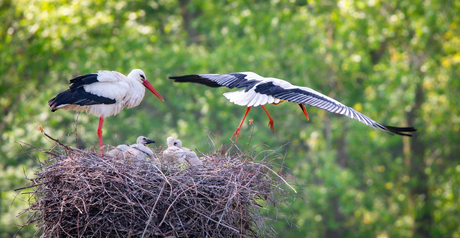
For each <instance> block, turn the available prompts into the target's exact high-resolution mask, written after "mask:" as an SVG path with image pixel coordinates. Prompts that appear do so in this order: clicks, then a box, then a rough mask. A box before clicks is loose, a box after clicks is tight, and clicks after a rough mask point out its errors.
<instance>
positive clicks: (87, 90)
mask: <svg viewBox="0 0 460 238" xmlns="http://www.w3.org/2000/svg"><path fill="white" fill-rule="evenodd" d="M121 77H125V76H124V75H123V74H120V73H118V72H115V71H99V72H98V73H97V74H86V75H82V76H79V77H76V78H73V79H71V80H70V86H69V89H67V90H66V91H64V92H61V93H59V94H58V95H57V96H56V97H54V98H53V99H51V100H49V101H48V105H49V106H50V107H51V111H53V112H54V111H56V110H57V109H59V108H62V107H65V106H67V105H69V104H72V105H78V106H86V105H95V104H114V103H116V96H115V95H113V94H115V93H118V91H120V90H126V89H125V88H126V87H115V85H114V83H118V84H124V82H120V78H121ZM101 84H104V85H101ZM112 88H113V89H112Z"/></svg>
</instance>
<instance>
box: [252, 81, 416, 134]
mask: <svg viewBox="0 0 460 238" xmlns="http://www.w3.org/2000/svg"><path fill="white" fill-rule="evenodd" d="M254 91H255V92H257V93H260V94H268V95H272V96H273V97H275V98H279V99H283V100H286V101H289V102H295V103H299V104H304V105H310V106H314V107H317V108H321V109H324V110H327V111H329V112H333V113H337V114H341V115H344V116H347V117H349V118H352V119H356V120H358V121H360V122H362V123H364V124H366V125H368V126H370V127H373V128H378V129H380V130H382V131H387V132H389V133H394V134H397V135H402V136H412V135H411V134H407V132H414V131H416V130H415V128H413V127H392V126H386V125H382V124H380V123H378V122H376V121H374V120H372V119H371V118H369V117H368V116H366V115H364V114H362V113H360V112H358V111H356V110H355V109H353V108H351V107H348V106H346V105H344V104H342V103H340V102H338V101H336V100H334V99H332V98H330V97H328V96H326V95H324V94H322V93H319V92H317V91H315V90H313V89H311V88H308V87H298V86H293V85H291V86H290V87H281V86H278V85H276V84H274V83H273V82H266V83H261V84H259V85H257V86H256V87H255V89H254Z"/></svg>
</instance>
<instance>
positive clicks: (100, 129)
mask: <svg viewBox="0 0 460 238" xmlns="http://www.w3.org/2000/svg"><path fill="white" fill-rule="evenodd" d="M102 124H104V118H103V117H99V127H98V128H97V136H98V137H99V148H100V150H101V154H102V155H103V154H104V151H103V150H102V147H103V146H104V144H103V143H102Z"/></svg>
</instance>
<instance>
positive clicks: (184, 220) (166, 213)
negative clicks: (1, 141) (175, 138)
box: [19, 141, 293, 237]
mask: <svg viewBox="0 0 460 238" xmlns="http://www.w3.org/2000/svg"><path fill="white" fill-rule="evenodd" d="M56 142H58V141H56ZM58 145H59V146H58V147H57V148H55V149H54V150H53V151H52V152H46V153H47V154H49V157H48V159H47V161H45V162H43V163H41V165H40V167H39V169H38V170H37V171H36V177H35V178H33V179H29V181H30V182H31V184H30V186H27V187H24V188H20V189H19V190H24V189H27V188H33V192H32V193H31V194H30V199H29V203H30V207H29V208H28V209H26V210H25V211H23V213H27V214H28V215H29V220H28V222H27V224H26V225H29V224H36V225H37V226H38V227H39V231H37V233H36V235H40V234H41V236H42V237H265V236H275V235H276V234H275V233H274V231H273V230H272V229H271V228H269V227H268V226H267V225H266V220H267V218H266V217H264V216H262V214H261V213H260V208H261V207H262V206H268V205H267V204H268V203H271V204H274V205H279V204H280V203H285V202H286V201H285V200H284V199H286V197H287V196H286V194H288V193H291V192H293V190H291V189H290V188H288V187H287V186H285V185H286V184H287V182H286V181H285V179H284V178H283V177H281V176H280V175H279V174H277V173H275V172H274V171H273V170H272V169H271V168H270V167H272V165H270V164H268V163H262V162H256V161H254V160H253V159H252V158H247V157H245V156H243V155H234V156H228V155H224V154H222V153H213V154H207V155H205V157H206V158H207V160H206V162H205V164H204V166H200V167H190V166H187V167H185V168H184V167H182V168H169V167H165V166H161V165H159V164H155V163H153V162H150V161H127V160H123V159H115V158H113V157H109V156H101V155H100V154H98V153H96V152H89V151H82V150H79V149H75V148H71V147H69V146H66V145H63V144H60V142H58ZM57 151H60V152H59V153H57ZM155 153H156V154H157V156H161V153H162V151H160V150H158V151H156V152H155ZM272 168H273V167H272ZM283 187H285V188H286V190H285V189H283ZM277 194H281V195H282V196H281V197H282V198H281V199H280V198H279V197H280V196H276V195H277ZM23 213H22V214H23Z"/></svg>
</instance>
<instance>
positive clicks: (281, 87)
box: [169, 72, 416, 141]
mask: <svg viewBox="0 0 460 238" xmlns="http://www.w3.org/2000/svg"><path fill="white" fill-rule="evenodd" d="M169 78H170V79H173V80H174V81H175V82H181V83H184V82H192V83H199V84H204V85H206V86H209V87H221V86H225V87H228V88H231V89H232V88H244V89H242V90H239V91H234V92H228V93H224V96H225V97H226V98H227V99H228V100H230V102H233V103H235V104H237V105H240V106H246V107H247V109H246V113H245V114H244V117H243V119H242V120H241V123H240V125H239V126H238V128H237V129H236V131H235V133H233V136H232V138H233V137H234V136H236V141H238V136H239V135H240V128H241V126H242V125H243V122H244V120H245V118H246V115H247V114H248V112H249V110H250V109H251V107H257V106H262V108H263V109H264V111H265V112H266V113H267V116H268V118H269V120H270V121H269V124H268V125H269V126H270V129H271V130H272V131H273V132H274V131H275V126H274V121H273V119H272V118H271V117H270V114H268V111H267V109H266V108H265V106H264V105H265V104H267V103H270V104H274V105H278V104H279V103H282V102H283V101H289V102H294V103H297V104H298V105H299V106H300V108H301V109H302V111H303V113H304V114H305V117H306V118H307V120H308V114H307V111H306V109H305V106H304V105H310V106H314V107H318V108H321V109H324V110H327V111H329V112H333V113H337V114H341V115H345V116H347V117H350V118H352V119H356V120H358V121H360V122H362V123H364V124H366V125H368V126H370V127H373V128H378V129H380V130H382V131H387V132H389V133H391V134H393V133H394V134H397V135H402V136H412V135H411V134H408V132H414V131H416V130H415V128H413V127H392V126H386V125H382V124H380V123H377V122H375V121H374V120H372V119H370V118H369V117H367V116H366V115H364V114H362V113H360V112H358V111H356V110H354V109H353V108H350V107H347V106H345V105H344V104H342V103H340V102H338V101H336V100H334V99H332V98H330V97H328V96H326V95H324V94H322V93H319V92H317V91H315V90H313V89H311V88H308V87H299V86H295V85H292V84H291V83H289V82H287V81H285V80H282V79H277V78H270V77H262V76H260V75H258V74H256V73H253V72H240V73H230V74H191V75H184V76H173V77H169Z"/></svg>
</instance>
